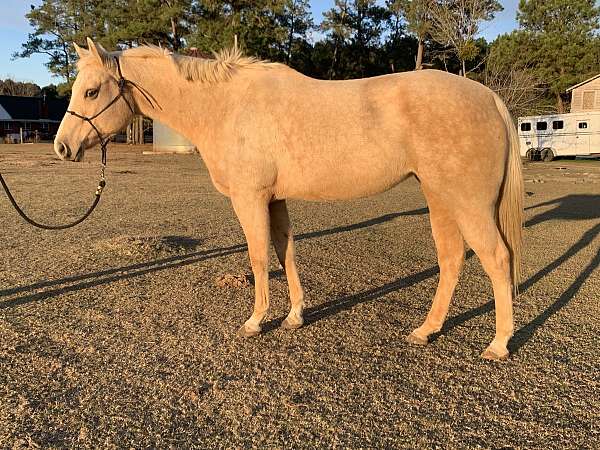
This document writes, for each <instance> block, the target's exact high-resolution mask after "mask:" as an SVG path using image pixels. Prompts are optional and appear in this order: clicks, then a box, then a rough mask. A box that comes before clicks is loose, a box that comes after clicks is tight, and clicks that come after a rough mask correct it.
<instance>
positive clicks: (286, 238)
mask: <svg viewBox="0 0 600 450" xmlns="http://www.w3.org/2000/svg"><path fill="white" fill-rule="evenodd" d="M269 214H270V217H271V240H272V241H273V246H274V247H275V252H276V253H277V258H278V259H279V262H280V263H281V266H282V267H283V270H284V271H285V275H286V277H287V280H288V286H289V290H290V301H291V303H292V308H291V310H290V313H289V314H288V316H287V318H286V319H285V320H284V321H283V323H282V324H281V326H282V327H283V328H287V329H295V328H299V327H301V326H302V324H303V323H304V319H303V318H302V310H303V309H304V292H303V291H302V286H301V285H300V277H299V276H298V271H297V269H296V261H295V258H296V256H295V251H294V238H293V236H292V229H291V226H290V218H289V215H288V210H287V206H286V203H285V200H279V201H276V202H273V203H271V204H270V205H269Z"/></svg>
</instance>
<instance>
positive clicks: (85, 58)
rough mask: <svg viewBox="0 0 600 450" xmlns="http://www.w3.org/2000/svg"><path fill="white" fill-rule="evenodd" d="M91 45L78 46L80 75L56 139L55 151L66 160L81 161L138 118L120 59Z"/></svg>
mask: <svg viewBox="0 0 600 450" xmlns="http://www.w3.org/2000/svg"><path fill="white" fill-rule="evenodd" d="M87 42H88V50H86V49H83V48H81V47H79V46H78V45H77V44H75V50H76V51H77V54H78V55H79V62H78V64H77V66H78V69H79V72H78V74H77V78H76V80H75V83H74V84H73V90H72V93H71V101H70V103H69V110H68V112H67V114H65V117H64V118H63V120H62V122H61V124H60V127H59V128H58V133H57V134H56V138H55V139H54V151H55V152H56V154H57V155H58V157H59V158H60V159H62V160H69V161H81V160H82V159H83V155H84V152H85V150H86V149H88V148H91V147H93V146H95V145H97V144H100V143H101V139H107V138H108V137H109V136H111V135H114V134H115V133H117V132H118V131H120V130H122V129H123V128H124V127H125V126H126V125H127V124H128V123H129V122H130V121H131V119H132V118H133V115H134V113H133V111H132V108H131V105H133V104H134V103H133V99H132V98H131V93H130V92H126V91H125V90H124V87H123V86H122V85H120V84H119V78H120V76H119V69H118V60H117V59H116V56H115V55H111V54H110V53H108V52H107V51H106V50H104V48H102V46H101V45H99V44H94V42H93V41H92V40H91V39H89V38H88V41H87ZM121 97H122V98H121ZM86 119H89V120H86ZM94 127H95V128H96V129H94Z"/></svg>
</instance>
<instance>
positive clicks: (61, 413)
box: [0, 145, 600, 448]
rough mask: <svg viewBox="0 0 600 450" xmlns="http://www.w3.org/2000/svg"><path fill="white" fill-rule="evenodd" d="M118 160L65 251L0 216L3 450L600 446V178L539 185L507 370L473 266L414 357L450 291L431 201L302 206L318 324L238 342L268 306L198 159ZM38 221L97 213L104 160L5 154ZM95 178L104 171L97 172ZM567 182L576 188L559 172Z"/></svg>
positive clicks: (60, 241) (278, 288)
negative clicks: (489, 351) (248, 280)
mask: <svg viewBox="0 0 600 450" xmlns="http://www.w3.org/2000/svg"><path fill="white" fill-rule="evenodd" d="M140 153H141V149H140V148H133V149H132V148H130V147H125V146H116V147H112V148H111V149H110V151H109V171H108V183H109V184H108V188H107V190H106V191H105V194H104V198H103V200H102V202H101V204H100V207H99V208H98V209H97V210H96V212H95V213H94V214H93V215H92V217H91V218H90V219H89V221H87V222H85V223H84V224H82V225H81V226H79V227H78V228H75V229H73V230H71V231H66V232H44V231H41V230H35V229H33V228H30V227H29V226H28V225H26V224H24V223H23V222H22V221H21V220H20V219H19V218H18V216H17V215H16V214H15V213H14V212H13V211H12V209H11V207H10V205H9V204H8V202H7V201H1V202H0V209H1V211H0V213H1V214H2V217H3V226H4V227H3V237H4V238H3V245H2V246H1V247H0V252H1V255H0V257H1V260H2V271H1V272H0V296H1V298H0V447H2V448H4V447H9V448H10V447H15V448H19V447H35V446H40V447H54V448H58V447H102V448H116V447H118V448H123V447H134V448H142V447H156V448H168V447H173V448H179V447H198V448H207V447H235V448H239V447H259V448H264V447H284V446H285V447H315V446H327V447H330V446H344V447H392V446H393V447H407V448H434V447H440V448H476V447H484V448H503V447H517V448H594V447H597V443H598V442H599V441H600V434H599V433H600V432H599V428H598V427H599V425H598V424H599V422H600V420H599V419H600V417H599V413H598V411H599V406H600V402H599V400H598V399H599V398H600V378H599V377H598V371H599V367H600V352H599V348H600V338H599V336H600V320H599V319H600V304H599V302H598V297H599V295H598V292H600V275H599V271H598V266H599V264H600V245H599V244H600V238H599V237H598V235H599V234H600V206H599V205H600V163H598V162H594V163H592V162H572V161H559V162H556V163H551V164H544V163H537V164H533V165H529V166H527V167H526V170H525V176H526V180H527V182H526V188H527V191H528V197H527V200H526V203H527V208H528V209H527V228H526V231H525V242H526V250H525V254H524V279H525V280H526V281H525V282H524V283H523V285H522V288H521V291H522V295H521V297H520V298H519V299H518V300H517V301H516V305H515V316H516V325H517V332H516V334H515V338H514V339H513V341H512V343H511V348H512V350H513V355H512V357H511V358H510V360H509V361H507V362H506V363H499V364H494V363H490V362H487V361H482V360H481V359H479V358H478V355H479V353H480V352H481V351H482V350H483V349H484V348H485V346H486V345H487V343H488V342H489V341H490V340H491V338H492V336H493V332H494V317H493V313H492V302H491V288H490V285H489V282H488V279H487V278H486V277H485V276H484V274H483V272H482V270H481V268H480V265H479V263H478V261H477V260H476V258H475V257H470V258H468V260H467V262H466V267H465V270H464V273H463V275H462V277H461V281H460V284H459V287H458V291H457V295H456V299H455V301H454V303H453V306H452V308H451V312H450V320H449V322H448V324H447V326H446V327H445V328H444V330H443V331H442V332H441V333H440V334H439V336H438V337H437V339H436V340H435V341H434V342H433V343H431V344H430V345H429V346H428V347H427V348H424V349H422V348H415V347H411V346H409V345H408V344H406V343H405V342H404V340H403V338H404V336H405V335H407V334H408V333H409V332H410V331H411V330H412V329H413V328H414V327H416V326H417V325H419V322H420V321H421V320H422V319H423V318H424V316H425V314H426V312H427V309H428V307H429V304H430V301H431V298H432V295H433V293H434V290H435V286H436V281H437V266H436V259H435V252H434V248H433V243H432V240H431V236H430V230H429V226H428V215H427V210H426V209H424V207H425V203H424V200H423V197H422V195H421V194H420V192H419V190H418V186H417V184H416V183H415V182H413V181H409V182H407V183H405V184H402V185H400V186H399V187H398V188H396V189H394V190H392V191H390V192H388V193H386V194H384V195H380V196H378V197H375V198H371V199H364V200H357V201H353V202H345V203H329V204H317V203H305V202H292V203H291V205H290V211H291V215H292V218H293V222H294V224H295V229H296V233H297V234H298V235H299V240H298V254H299V266H300V271H301V277H302V280H303V283H304V286H305V289H306V294H307V295H306V297H307V302H308V311H307V325H306V326H305V327H304V328H302V329H300V330H297V331H295V332H288V331H285V330H281V329H280V328H278V325H279V323H280V322H281V320H282V319H283V318H284V317H285V314H286V313H287V310H288V307H289V305H288V300H287V292H286V289H287V286H286V284H285V280H284V278H283V276H282V274H281V272H280V271H279V270H278V267H277V265H276V264H275V259H274V258H273V264H272V269H273V272H272V278H273V279H272V282H271V295H272V313H271V315H270V321H269V322H268V324H267V326H266V327H265V328H266V330H265V333H264V334H263V335H262V336H260V337H258V338H256V339H250V340H240V339H237V338H236V337H235V332H236V330H237V328H238V326H239V325H240V324H241V323H242V322H243V321H244V320H245V319H246V318H247V316H248V315H249V314H250V312H251V308H252V301H253V291H252V286H251V285H249V286H243V285H242V286H239V287H231V286H229V285H227V283H225V286H224V287H219V286H217V285H216V284H215V280H217V279H223V278H227V274H244V273H249V272H248V263H247V254H246V249H245V242H244V239H243V235H242V233H241V230H240V227H239V225H238V224H237V220H236V218H235V216H234V214H233V212H232V210H231V208H230V206H229V204H228V201H227V199H225V198H223V197H222V196H220V195H219V194H218V193H216V192H215V190H214V189H213V188H212V187H211V185H210V181H209V177H208V174H207V172H206V170H205V169H204V167H203V165H202V163H201V161H200V160H199V159H198V158H197V157H196V156H192V155H190V156H141V154H140ZM0 155H2V162H1V166H2V170H3V174H4V175H5V177H6V178H7V181H8V182H9V183H10V184H11V185H12V186H13V188H14V191H15V195H16V196H17V197H18V198H19V199H20V200H22V202H23V203H24V205H25V207H26V208H27V209H28V210H29V211H31V213H32V214H33V215H34V216H35V217H36V218H40V219H42V218H46V219H47V220H48V221H63V220H66V219H67V218H68V217H71V216H73V215H76V214H77V213H78V212H79V211H81V210H83V209H84V207H85V206H87V203H88V201H90V200H91V198H92V195H93V191H94V189H95V183H96V175H97V161H96V159H95V158H96V156H97V155H96V154H94V153H91V154H90V155H88V162H85V163H82V164H73V163H60V162H57V161H55V160H54V158H53V157H52V156H51V150H50V147H49V146H43V145H42V146H23V147H20V146H0ZM90 159H91V160H90ZM558 167H565V169H557V168H558Z"/></svg>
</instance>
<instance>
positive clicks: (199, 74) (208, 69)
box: [78, 45, 278, 83]
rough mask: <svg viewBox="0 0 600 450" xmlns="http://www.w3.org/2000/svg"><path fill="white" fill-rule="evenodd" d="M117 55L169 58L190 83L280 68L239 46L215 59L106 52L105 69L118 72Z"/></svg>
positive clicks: (153, 51)
mask: <svg viewBox="0 0 600 450" xmlns="http://www.w3.org/2000/svg"><path fill="white" fill-rule="evenodd" d="M115 56H117V57H119V56H124V57H128V58H129V57H131V58H168V59H170V60H171V62H172V63H173V64H174V65H175V67H176V68H177V71H178V72H179V74H180V75H181V76H182V77H184V78H185V79H186V80H188V81H198V82H200V83H218V82H222V81H227V80H229V79H230V78H231V77H232V76H233V75H234V74H235V72H236V71H237V70H238V69H241V68H246V67H266V66H275V65H278V64H277V63H271V62H269V61H264V60H261V59H258V58H255V57H253V56H245V55H244V54H243V52H242V51H241V50H240V48H239V47H237V46H235V45H234V46H233V47H231V48H227V49H222V50H220V51H219V52H213V56H214V58H199V57H194V56H185V55H180V54H177V53H172V52H171V51H169V50H167V49H164V48H161V47H157V46H156V45H142V46H139V47H135V48H131V49H127V50H124V51H119V52H106V53H105V54H103V55H102V62H103V65H104V67H106V68H107V69H109V70H111V71H115V70H116V65H115V62H114V57H115ZM86 59H87V58H85V59H80V60H79V62H78V67H79V68H80V69H81V67H82V66H83V65H85V64H86Z"/></svg>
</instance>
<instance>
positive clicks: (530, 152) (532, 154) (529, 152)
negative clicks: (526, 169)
mask: <svg viewBox="0 0 600 450" xmlns="http://www.w3.org/2000/svg"><path fill="white" fill-rule="evenodd" d="M525 158H527V159H528V160H529V161H535V148H530V149H529V150H527V152H526V153H525Z"/></svg>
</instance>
